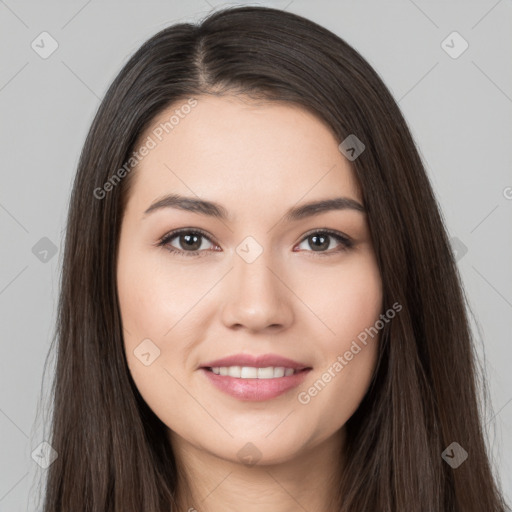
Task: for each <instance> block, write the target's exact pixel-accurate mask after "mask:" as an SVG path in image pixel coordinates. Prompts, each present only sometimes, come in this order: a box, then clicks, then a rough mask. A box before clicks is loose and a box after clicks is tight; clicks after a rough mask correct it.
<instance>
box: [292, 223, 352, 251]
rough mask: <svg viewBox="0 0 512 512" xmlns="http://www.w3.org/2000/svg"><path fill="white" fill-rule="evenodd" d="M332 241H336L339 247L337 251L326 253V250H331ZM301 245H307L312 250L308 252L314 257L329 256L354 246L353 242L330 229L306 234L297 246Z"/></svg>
mask: <svg viewBox="0 0 512 512" xmlns="http://www.w3.org/2000/svg"><path fill="white" fill-rule="evenodd" d="M332 239H334V240H336V241H337V242H338V243H339V244H340V245H339V247H338V249H335V250H329V251H327V249H332V246H333V245H335V244H331V240H332ZM303 243H308V244H309V246H310V247H312V248H313V250H312V251H308V252H313V253H316V254H315V256H330V255H332V254H337V253H340V252H343V251H348V250H349V249H350V248H352V247H353V245H354V243H353V241H352V240H351V239H350V238H349V237H348V236H345V235H343V234H342V233H339V232H338V231H332V230H330V229H323V230H317V231H313V232H311V233H309V234H307V235H306V236H305V238H303V239H302V241H301V242H300V244H299V246H300V245H301V244H303Z"/></svg>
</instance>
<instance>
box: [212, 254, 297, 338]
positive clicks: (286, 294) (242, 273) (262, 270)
mask: <svg viewBox="0 0 512 512" xmlns="http://www.w3.org/2000/svg"><path fill="white" fill-rule="evenodd" d="M268 252H270V251H268ZM233 266H234V268H233V270H232V271H231V272H229V274H228V275H227V276H226V280H225V282H224V288H223V299H222V300H223V304H222V321H223V323H224V325H226V327H228V328H231V329H233V328H235V329H243V328H245V329H247V330H248V331H251V332H259V331H263V330H267V329H269V330H273V331H279V330H282V329H286V328H287V327H289V326H290V325H291V323H292V322H293V308H292V300H293V297H294V295H293V293H292V292H291V291H290V289H289V288H288V287H287V286H286V277H285V276H283V275H282V273H281V272H280V271H279V270H278V269H276V268H275V267H276V265H275V264H272V261H270V255H269V254H268V253H267V252H266V251H263V253H262V254H261V255H260V256H259V257H258V258H257V259H256V260H255V261H253V262H252V263H248V262H247V261H245V260H244V259H243V258H241V257H239V256H238V254H235V255H234V262H233Z"/></svg>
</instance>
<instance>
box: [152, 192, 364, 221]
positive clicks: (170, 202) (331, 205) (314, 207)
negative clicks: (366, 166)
mask: <svg viewBox="0 0 512 512" xmlns="http://www.w3.org/2000/svg"><path fill="white" fill-rule="evenodd" d="M163 208H176V209H179V210H185V211H189V212H194V213H198V214H200V215H206V216H210V217H215V218H218V219H220V220H225V221H229V220H230V219H231V216H230V215H229V212H228V210H227V209H226V208H224V206H222V205H221V204H219V203H215V202H213V201H206V200H204V199H197V198H195V197H185V196H181V195H179V194H169V195H167V196H165V197H163V198H161V199H159V200H157V201H155V202H154V203H153V204H152V205H151V206H150V207H149V208H148V209H147V210H146V211H145V212H144V217H146V216H147V215H148V214H149V213H151V212H154V211H157V210H161V209H163ZM331 210H355V211H358V212H361V213H365V212H366V209H365V208H364V206H363V205H362V204H360V203H359V202H357V201H356V200H355V199H351V198H349V197H334V198H331V199H322V200H320V201H313V202H309V203H305V204H303V205H300V206H296V207H293V208H290V209H289V210H288V211H287V212H286V213H285V215H284V220H285V221H286V222H293V221H297V220H300V219H303V218H305V217H311V216H314V215H319V214H321V213H324V212H327V211H331Z"/></svg>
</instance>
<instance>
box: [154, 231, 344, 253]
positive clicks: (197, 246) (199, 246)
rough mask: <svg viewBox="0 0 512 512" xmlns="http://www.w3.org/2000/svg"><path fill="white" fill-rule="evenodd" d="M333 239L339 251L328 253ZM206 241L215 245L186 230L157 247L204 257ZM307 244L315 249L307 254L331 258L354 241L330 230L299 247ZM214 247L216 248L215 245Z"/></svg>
mask: <svg viewBox="0 0 512 512" xmlns="http://www.w3.org/2000/svg"><path fill="white" fill-rule="evenodd" d="M175 239H177V244H178V247H176V246H175V245H172V243H171V242H172V241H173V240H175ZM332 239H334V240H336V241H337V242H338V244H339V247H338V249H335V250H329V251H327V250H328V249H332V245H335V244H331V241H332ZM204 240H208V241H209V242H210V243H212V244H213V242H212V241H211V240H210V237H209V236H208V235H207V234H206V233H205V232H203V231H202V230H200V229H190V228H184V229H179V230H176V231H171V232H170V233H167V234H166V235H164V236H163V237H162V238H161V239H160V240H159V241H158V242H157V246H158V247H165V248H166V249H167V250H168V251H169V252H171V253H174V254H176V255H178V256H180V255H183V256H203V255H205V254H206V251H207V247H204V244H203V242H204ZM305 242H307V243H309V246H310V247H312V248H313V250H312V251H306V252H313V253H316V254H315V256H329V255H332V254H336V253H340V252H342V251H347V250H349V249H350V248H351V247H352V246H353V241H352V240H351V239H350V238H349V237H347V236H345V235H343V234H342V233H339V232H338V231H333V230H330V229H322V230H316V231H312V232H310V233H309V234H307V235H306V236H305V237H304V238H303V239H302V241H301V242H300V244H299V246H300V245H301V244H303V243H305ZM213 245H214V246H215V244H213ZM217 247H218V246H217ZM214 250H215V249H214ZM201 253H202V254H201Z"/></svg>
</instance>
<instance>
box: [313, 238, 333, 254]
mask: <svg viewBox="0 0 512 512" xmlns="http://www.w3.org/2000/svg"><path fill="white" fill-rule="evenodd" d="M310 238H311V240H313V245H312V248H313V249H314V250H315V251H316V250H318V249H327V248H328V247H329V241H328V237H327V236H325V235H320V236H318V235H312V236H311V237H310ZM320 239H323V242H320V243H317V242H318V241H319V240H320Z"/></svg>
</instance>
